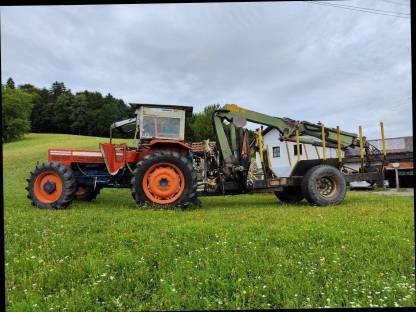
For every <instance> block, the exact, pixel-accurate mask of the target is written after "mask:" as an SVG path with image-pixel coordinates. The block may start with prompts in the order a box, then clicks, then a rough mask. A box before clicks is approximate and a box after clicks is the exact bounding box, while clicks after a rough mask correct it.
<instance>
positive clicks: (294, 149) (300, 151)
mask: <svg viewBox="0 0 416 312" xmlns="http://www.w3.org/2000/svg"><path fill="white" fill-rule="evenodd" d="M293 155H295V156H297V155H298V146H297V145H293ZM299 155H302V145H300V144H299Z"/></svg>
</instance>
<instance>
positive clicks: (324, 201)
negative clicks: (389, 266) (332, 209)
mask: <svg viewBox="0 0 416 312" xmlns="http://www.w3.org/2000/svg"><path fill="white" fill-rule="evenodd" d="M301 189H302V194H303V195H304V196H305V198H306V200H307V201H308V202H310V203H311V204H314V205H318V206H328V205H338V204H340V203H341V202H342V201H343V200H344V197H345V193H346V191H347V187H346V182H345V179H344V176H343V175H342V174H341V172H340V171H339V170H338V169H337V168H335V167H333V166H328V165H317V166H314V167H312V168H311V169H309V170H308V171H307V172H306V174H305V176H304V177H303V179H302V182H301Z"/></svg>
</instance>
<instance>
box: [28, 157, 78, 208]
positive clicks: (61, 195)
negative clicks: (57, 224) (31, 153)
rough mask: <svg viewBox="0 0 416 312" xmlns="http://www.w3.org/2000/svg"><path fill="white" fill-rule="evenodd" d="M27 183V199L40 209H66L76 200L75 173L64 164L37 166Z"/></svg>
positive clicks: (48, 163) (53, 163)
mask: <svg viewBox="0 0 416 312" xmlns="http://www.w3.org/2000/svg"><path fill="white" fill-rule="evenodd" d="M27 181H28V187H27V188H26V190H27V191H28V195H27V197H28V198H29V199H30V200H31V201H32V204H33V205H34V206H36V207H38V208H55V209H61V208H66V207H68V205H69V204H70V203H71V202H72V200H73V199H74V193H75V189H76V182H75V178H74V173H73V171H72V170H71V168H69V167H68V166H65V165H64V164H61V163H55V162H47V163H44V164H42V165H37V166H36V169H35V171H34V172H31V175H30V178H29V179H27Z"/></svg>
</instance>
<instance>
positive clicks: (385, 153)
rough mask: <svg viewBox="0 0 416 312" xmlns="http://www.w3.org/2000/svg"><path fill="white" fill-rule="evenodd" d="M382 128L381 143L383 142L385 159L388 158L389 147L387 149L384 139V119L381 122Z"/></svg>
mask: <svg viewBox="0 0 416 312" xmlns="http://www.w3.org/2000/svg"><path fill="white" fill-rule="evenodd" d="M380 130H381V144H383V155H384V159H386V156H387V149H386V141H385V140H384V124H383V122H382V121H381V122H380Z"/></svg>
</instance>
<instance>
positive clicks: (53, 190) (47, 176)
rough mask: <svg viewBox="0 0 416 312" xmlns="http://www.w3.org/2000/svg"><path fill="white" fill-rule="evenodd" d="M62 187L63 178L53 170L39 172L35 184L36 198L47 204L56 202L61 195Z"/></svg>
mask: <svg viewBox="0 0 416 312" xmlns="http://www.w3.org/2000/svg"><path fill="white" fill-rule="evenodd" d="M62 189H63V183H62V179H61V177H60V176H59V175H58V174H57V173H56V172H53V171H47V172H42V173H41V174H39V175H38V176H37V177H36V180H35V183H34V186H33V192H34V194H35V196H36V198H37V199H38V200H39V201H41V202H42V203H45V204H50V203H53V202H56V201H57V200H58V199H59V198H60V197H61V194H62Z"/></svg>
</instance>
